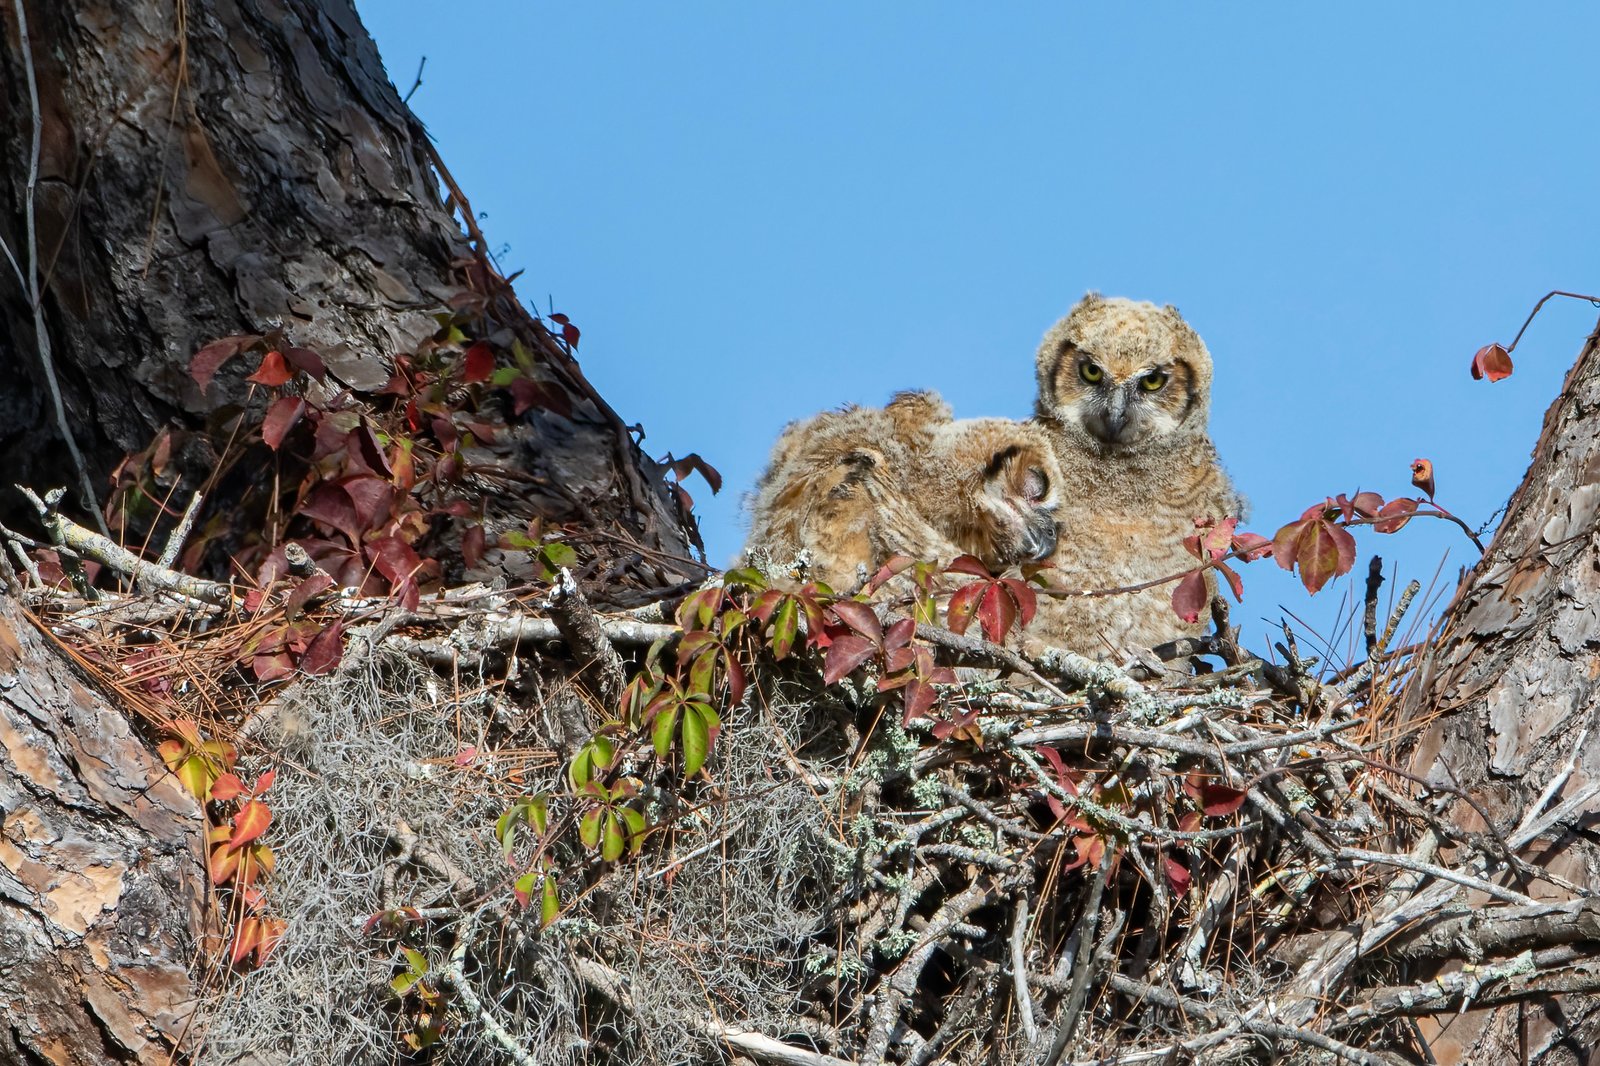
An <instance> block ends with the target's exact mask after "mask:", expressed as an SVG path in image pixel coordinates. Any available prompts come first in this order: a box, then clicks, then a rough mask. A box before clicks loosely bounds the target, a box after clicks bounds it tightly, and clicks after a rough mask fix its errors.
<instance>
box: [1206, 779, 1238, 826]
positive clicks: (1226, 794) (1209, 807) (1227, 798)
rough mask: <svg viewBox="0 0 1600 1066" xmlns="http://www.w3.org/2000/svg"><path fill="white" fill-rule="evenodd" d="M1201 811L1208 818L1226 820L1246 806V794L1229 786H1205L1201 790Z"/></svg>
mask: <svg viewBox="0 0 1600 1066" xmlns="http://www.w3.org/2000/svg"><path fill="white" fill-rule="evenodd" d="M1200 792H1201V797H1200V809H1201V810H1202V811H1204V812H1205V815H1206V817H1207V818H1226V817H1227V816H1228V815H1230V814H1232V813H1233V812H1234V811H1236V810H1238V809H1239V808H1240V807H1242V806H1244V801H1245V793H1244V791H1243V790H1241V789H1237V788H1229V787H1228V786H1227V785H1210V784H1208V785H1203V786H1201V789H1200Z"/></svg>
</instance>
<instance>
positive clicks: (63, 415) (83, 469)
mask: <svg viewBox="0 0 1600 1066" xmlns="http://www.w3.org/2000/svg"><path fill="white" fill-rule="evenodd" d="M12 6H13V8H14V9H15V10H16V13H17V33H18V37H19V39H20V43H21V46H22V67H23V70H24V71H25V72H26V74H27V79H28V103H29V106H30V107H31V108H32V110H33V141H32V144H31V146H30V148H29V152H28V185H27V191H26V194H25V204H24V216H25V223H26V226H27V234H28V238H27V239H28V275H27V285H26V288H27V297H28V306H29V308H30V309H31V310H32V311H33V340H34V345H35V347H36V348H37V349H38V352H39V363H40V365H41V366H42V367H43V369H44V380H45V385H46V386H47V387H48V388H49V390H50V403H51V405H52V406H53V407H54V408H55V415H56V427H57V428H58V429H60V430H61V439H62V440H63V441H65V442H66V445H67V454H68V455H70V456H71V457H72V464H73V466H74V467H75V468H76V469H77V472H78V489H79V491H80V492H81V493H82V500H81V502H82V504H83V507H84V509H85V510H87V511H88V512H89V513H90V514H92V515H93V516H94V520H95V524H96V525H97V526H99V528H100V532H101V534H102V535H103V536H105V537H106V538H107V539H109V538H110V537H111V530H110V529H108V528H106V520H105V516H104V515H102V514H101V513H100V504H99V501H97V500H96V499H95V495H94V485H93V484H91V482H90V480H89V467H88V465H87V464H86V463H85V462H84V461H83V453H82V452H80V451H79V450H78V440H77V438H76V437H74V436H73V434H72V426H71V425H70V424H69V423H68V422H67V408H66V404H65V402H64V401H63V400H62V399H61V383H60V382H59V381H58V380H57V379H56V367H55V360H54V358H52V356H51V354H50V331H49V330H48V329H47V328H46V327H45V322H44V301H43V300H42V299H41V297H40V293H39V239H38V233H37V226H36V219H35V212H34V207H33V197H34V193H35V191H36V190H37V189H38V186H39V146H40V144H41V142H42V140H43V135H44V115H43V112H41V111H40V109H39V83H38V81H37V79H36V77H35V75H34V70H33V41H32V38H31V37H30V36H29V33H28V14H27V12H26V11H25V10H24V9H23V4H22V0H14V2H13V4H12ZM6 255H7V257H8V258H10V257H11V253H10V249H7V251H6ZM11 265H12V267H13V268H16V267H17V263H16V260H15V259H12V263H11ZM17 273H18V274H19V275H20V274H21V271H20V270H18V271H17Z"/></svg>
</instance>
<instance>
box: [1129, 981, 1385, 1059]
mask: <svg viewBox="0 0 1600 1066" xmlns="http://www.w3.org/2000/svg"><path fill="white" fill-rule="evenodd" d="M1106 986H1107V987H1108V988H1111V989H1112V990H1113V991H1116V992H1120V993H1122V994H1123V995H1125V996H1132V997H1134V998H1136V999H1139V1000H1144V1001H1146V1002H1149V1003H1154V1004H1155V1005H1156V1006H1158V1007H1165V1008H1167V1009H1168V1010H1177V1011H1183V1012H1184V1013H1185V1014H1189V1015H1192V1016H1194V1017H1197V1018H1201V1019H1203V1020H1204V1021H1205V1022H1206V1023H1207V1024H1208V1025H1215V1024H1217V1022H1219V1021H1230V1022H1237V1023H1238V1025H1239V1027H1240V1028H1241V1029H1244V1030H1245V1031H1246V1032H1250V1033H1255V1034H1257V1035H1259V1036H1264V1037H1267V1038H1268V1039H1271V1040H1293V1041H1295V1042H1296V1043H1301V1044H1309V1045H1310V1046H1312V1047H1314V1048H1318V1049H1320V1050H1322V1051H1326V1052H1328V1053H1329V1054H1331V1055H1336V1056H1338V1057H1339V1058H1341V1059H1343V1060H1345V1061H1346V1062H1354V1063H1357V1064H1358V1066H1390V1063H1389V1061H1388V1060H1386V1059H1384V1058H1382V1057H1381V1056H1378V1055H1374V1054H1372V1053H1371V1052H1370V1051H1362V1050H1361V1049H1360V1048H1356V1047H1351V1046H1350V1045H1349V1044H1346V1043H1343V1042H1341V1041H1338V1040H1335V1039H1333V1038H1332V1037H1331V1036H1324V1035H1323V1034H1321V1033H1319V1032H1316V1031H1314V1030H1311V1029H1301V1028H1297V1027H1294V1026H1287V1025H1278V1024H1276V1023H1274V1022H1263V1021H1257V1020H1256V1019H1254V1018H1252V1017H1250V1016H1249V1015H1247V1014H1236V1013H1234V1012H1233V1011H1230V1010H1228V1009H1227V1008H1225V1007H1222V1006H1219V1005H1217V1004H1213V1003H1202V1002H1200V1001H1199V1000H1196V999H1190V998H1188V997H1187V996H1180V995H1177V994H1175V993H1173V992H1169V991H1167V990H1166V989H1164V988H1157V987H1155V986H1154V985H1149V984H1146V983H1144V982H1143V981H1135V980H1133V979H1132V978H1129V977H1123V976H1122V975H1121V974H1115V973H1114V974H1108V975H1107V976H1106Z"/></svg>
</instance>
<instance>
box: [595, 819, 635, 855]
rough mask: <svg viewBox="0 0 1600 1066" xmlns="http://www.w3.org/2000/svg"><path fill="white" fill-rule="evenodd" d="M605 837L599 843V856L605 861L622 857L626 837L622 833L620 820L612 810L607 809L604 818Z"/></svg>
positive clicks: (625, 845)
mask: <svg viewBox="0 0 1600 1066" xmlns="http://www.w3.org/2000/svg"><path fill="white" fill-rule="evenodd" d="M603 821H604V822H605V837H604V839H603V840H602V842H601V845H600V857H601V858H602V859H604V860H605V861H606V862H616V861H617V860H618V859H620V858H622V852H623V849H624V848H626V847H627V844H628V841H627V838H626V837H624V836H623V833H622V821H621V820H620V819H619V818H618V817H617V816H616V814H615V813H614V812H612V811H607V812H606V814H605V818H604V819H603Z"/></svg>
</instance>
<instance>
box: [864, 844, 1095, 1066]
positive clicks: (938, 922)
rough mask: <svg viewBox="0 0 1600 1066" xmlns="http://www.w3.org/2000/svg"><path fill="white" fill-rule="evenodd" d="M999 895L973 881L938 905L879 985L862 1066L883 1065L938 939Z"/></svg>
mask: <svg viewBox="0 0 1600 1066" xmlns="http://www.w3.org/2000/svg"><path fill="white" fill-rule="evenodd" d="M1108 851H1109V849H1108ZM998 898H999V892H998V891H997V889H996V888H995V887H994V886H993V885H988V886H985V885H983V884H981V883H979V882H977V881H974V882H973V883H972V884H970V885H968V886H967V887H966V888H964V889H963V890H961V891H960V892H959V893H957V894H956V895H955V896H952V897H951V898H950V899H949V900H948V901H946V902H945V904H944V906H942V907H940V908H939V910H938V912H937V913H936V914H935V915H934V916H933V918H932V919H931V920H930V921H929V922H928V928H927V931H926V932H924V933H923V934H922V936H921V938H920V940H919V941H918V943H917V946H916V947H915V948H913V949H912V950H911V951H910V952H908V953H907V955H906V957H905V959H903V960H902V961H901V963H900V965H899V966H898V967H896V969H895V971H894V973H893V974H891V975H890V976H889V977H888V979H887V980H885V981H883V982H882V983H881V984H880V985H879V987H878V1004H877V1007H876V1008H875V1009H874V1010H873V1012H872V1027H871V1029H870V1030H869V1031H868V1034H867V1040H866V1044H865V1046H864V1047H863V1048H862V1051H861V1060H860V1061H861V1064H862V1066H882V1063H883V1060H884V1056H885V1055H887V1054H888V1051H889V1039H890V1037H891V1036H892V1035H893V1032H894V1028H895V1026H896V1024H897V1023H898V1022H899V1020H900V1011H901V1008H902V1007H904V1006H905V1003H906V1001H907V1000H908V999H910V998H911V995H912V993H914V992H915V991H916V990H917V985H918V983H919V982H920V980H921V978H922V971H923V969H924V968H926V967H927V965H928V963H929V961H930V960H931V959H932V958H933V954H934V952H935V951H936V950H937V949H938V947H939V941H940V939H941V938H942V937H943V936H944V935H945V933H946V932H948V931H949V929H950V927H951V926H953V925H956V924H958V923H960V922H961V921H963V920H964V919H965V918H966V917H967V916H968V915H970V914H971V913H972V912H973V911H975V910H977V909H978V908H980V907H985V906H988V905H989V904H991V903H993V902H995V901H996V899H998Z"/></svg>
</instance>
